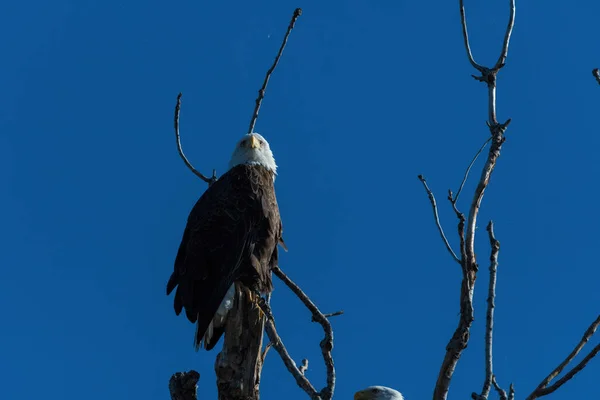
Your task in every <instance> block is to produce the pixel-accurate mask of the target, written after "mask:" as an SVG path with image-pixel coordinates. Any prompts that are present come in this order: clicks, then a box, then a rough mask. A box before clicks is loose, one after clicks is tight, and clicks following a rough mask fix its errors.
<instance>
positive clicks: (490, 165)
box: [433, 0, 515, 400]
mask: <svg viewBox="0 0 600 400" xmlns="http://www.w3.org/2000/svg"><path fill="white" fill-rule="evenodd" d="M510 7H511V10H510V16H509V22H508V26H507V29H506V33H505V37H504V43H503V47H502V51H501V53H500V56H499V58H498V62H497V63H496V65H495V66H494V67H493V68H487V67H484V66H482V65H479V64H477V63H476V62H475V60H474V58H473V55H472V53H471V48H470V45H469V37H468V30H467V23H466V16H465V9H464V2H463V0H459V8H460V15H461V24H462V32H463V39H464V43H465V49H466V52H467V57H468V58H469V62H470V63H471V65H472V66H473V67H474V68H475V69H476V70H478V71H479V72H480V73H481V76H479V77H475V76H474V78H475V79H477V80H478V81H480V82H484V83H486V85H487V87H488V119H489V121H488V122H487V125H488V127H489V129H490V133H491V135H492V138H491V139H492V144H491V146H490V150H489V153H488V156H487V160H486V162H485V165H484V167H483V170H482V171H481V177H480V178H479V182H478V184H477V188H476V189H475V193H474V195H473V200H472V201H471V207H470V208H469V214H468V217H467V220H466V233H465V238H464V251H463V246H462V245H461V253H463V255H462V259H461V266H462V272H463V280H462V283H461V290H460V320H459V323H458V327H457V328H456V330H455V331H454V334H453V335H452V338H451V339H450V342H449V343H448V345H447V346H446V354H445V356H444V360H443V361H442V366H441V368H440V372H439V374H438V379H437V382H436V385H435V389H434V392H433V399H434V400H446V399H447V397H448V391H449V389H450V381H451V379H452V375H453V374H454V371H455V369H456V365H457V364H458V360H459V359H460V356H461V354H462V352H463V350H464V349H466V347H467V344H468V342H469V335H470V329H471V324H472V323H473V319H474V317H473V314H474V309H473V293H474V290H475V280H476V278H477V270H478V266H477V260H476V257H475V228H476V226H477V216H478V215H479V209H480V207H481V201H482V200H483V195H484V192H485V189H486V188H487V186H488V185H489V182H490V178H491V175H492V172H493V171H494V168H495V166H496V162H497V160H498V157H500V151H501V149H502V144H503V143H504V140H505V139H504V132H505V131H506V128H507V126H508V124H509V123H510V119H509V120H507V121H506V122H505V123H503V124H500V123H498V121H497V118H496V76H497V74H498V71H500V69H501V68H502V67H503V66H504V62H505V61H506V57H507V55H508V45H509V41H510V36H511V33H512V29H513V27H514V18H515V0H510ZM449 199H450V201H451V202H452V205H453V207H454V209H455V212H457V215H458V216H459V218H460V216H461V215H462V214H461V213H459V212H458V209H457V208H456V203H455V202H453V201H452V196H451V195H450V196H449ZM461 222H462V220H461ZM462 239H463V238H462V236H461V241H462ZM490 383H491V382H490ZM486 386H487V385H486ZM487 391H488V393H489V389H487Z"/></svg>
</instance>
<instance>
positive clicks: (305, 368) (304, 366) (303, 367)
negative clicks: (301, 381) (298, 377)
mask: <svg viewBox="0 0 600 400" xmlns="http://www.w3.org/2000/svg"><path fill="white" fill-rule="evenodd" d="M299 371H300V373H301V374H302V375H304V374H305V373H306V371H308V359H306V358H305V359H304V360H302V365H301V366H300V369H299Z"/></svg>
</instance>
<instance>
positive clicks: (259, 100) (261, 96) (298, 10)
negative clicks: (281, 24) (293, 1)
mask: <svg viewBox="0 0 600 400" xmlns="http://www.w3.org/2000/svg"><path fill="white" fill-rule="evenodd" d="M301 15H302V9H301V8H296V9H295V10H294V15H293V16H292V20H291V21H290V24H289V25H288V28H287V32H286V33H285V36H284V37H283V42H281V47H279V52H278V53H277V56H276V57H275V61H273V65H272V66H271V68H269V70H268V71H267V75H266V76H265V80H264V82H263V85H262V87H261V88H260V90H259V91H258V97H257V98H256V105H255V106H254V113H252V118H251V119H250V127H249V128H248V133H249V134H250V133H252V132H254V125H256V120H257V119H258V111H259V110H260V106H261V104H262V101H263V99H264V98H265V91H266V90H267V85H268V84H269V79H270V78H271V74H273V71H275V67H277V64H278V63H279V59H280V58H281V54H283V49H285V45H286V44H287V41H288V38H289V37H290V33H292V30H293V29H294V25H295V24H296V20H297V19H298V17H299V16H301Z"/></svg>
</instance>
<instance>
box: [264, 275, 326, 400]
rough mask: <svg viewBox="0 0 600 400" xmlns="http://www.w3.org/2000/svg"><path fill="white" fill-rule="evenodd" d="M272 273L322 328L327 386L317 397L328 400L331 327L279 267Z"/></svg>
mask: <svg viewBox="0 0 600 400" xmlns="http://www.w3.org/2000/svg"><path fill="white" fill-rule="evenodd" d="M272 271H273V274H275V275H276V276H277V277H278V278H279V279H281V280H282V281H283V283H285V284H286V286H287V287H288V288H290V289H291V291H292V292H294V294H295V295H296V296H297V297H298V298H299V299H300V301H302V303H303V304H304V305H305V306H306V308H308V310H309V311H310V312H311V313H312V319H313V320H314V321H315V322H317V323H319V324H320V325H321V327H323V332H324V333H325V337H324V338H323V340H321V353H322V354H323V361H324V362H325V369H326V371H327V386H325V387H324V388H323V389H321V391H320V392H319V397H320V398H321V399H322V400H330V399H332V398H333V393H334V390H335V367H334V363H333V357H332V355H331V351H332V350H333V329H332V327H331V323H330V322H329V320H328V319H327V317H325V315H323V313H322V312H321V311H320V310H319V309H318V308H317V306H316V305H315V304H314V303H313V302H312V301H311V300H310V298H309V297H308V296H307V295H306V293H304V292H303V291H302V289H300V287H299V286H298V285H296V284H295V283H294V282H293V281H292V280H291V279H290V278H288V276H287V275H286V274H284V273H283V271H282V270H281V269H280V268H279V267H275V268H273V269H272ZM267 334H268V332H267ZM270 338H271V337H270V336H269V339H270ZM273 347H275V344H273ZM280 355H281V353H280ZM288 369H289V368H288ZM290 372H291V371H290Z"/></svg>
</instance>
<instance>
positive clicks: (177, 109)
mask: <svg viewBox="0 0 600 400" xmlns="http://www.w3.org/2000/svg"><path fill="white" fill-rule="evenodd" d="M180 111H181V93H179V94H178V95H177V104H175V140H176V141H177V151H178V152H179V155H180V156H181V159H182V160H183V162H184V163H185V165H187V167H188V168H189V169H190V171H192V172H193V173H194V175H196V176H197V177H198V178H200V179H202V180H203V181H204V182H206V183H208V186H210V185H212V184H213V183H215V182H216V181H217V171H216V170H214V169H213V174H212V176H211V177H210V178H207V177H206V176H204V175H203V174H202V173H201V172H199V171H198V170H196V168H194V166H193V165H192V164H191V163H190V162H189V161H188V159H187V157H186V156H185V154H184V153H183V148H182V147H181V139H180V137H179V112H180Z"/></svg>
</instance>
